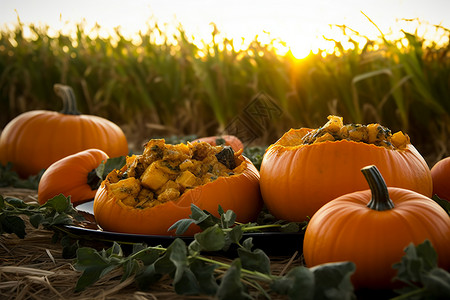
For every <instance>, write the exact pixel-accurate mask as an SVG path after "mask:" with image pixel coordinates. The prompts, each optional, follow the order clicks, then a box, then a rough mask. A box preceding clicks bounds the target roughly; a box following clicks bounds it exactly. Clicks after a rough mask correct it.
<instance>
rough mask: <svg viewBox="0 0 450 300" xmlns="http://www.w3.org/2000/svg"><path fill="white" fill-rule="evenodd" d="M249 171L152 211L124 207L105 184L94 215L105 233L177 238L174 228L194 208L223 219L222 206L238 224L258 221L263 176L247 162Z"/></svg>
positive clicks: (188, 192) (95, 204)
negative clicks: (219, 209)
mask: <svg viewBox="0 0 450 300" xmlns="http://www.w3.org/2000/svg"><path fill="white" fill-rule="evenodd" d="M245 160H246V162H247V168H246V169H245V170H244V172H243V173H241V174H239V175H233V176H230V177H219V178H217V179H216V180H215V181H213V182H210V183H207V184H205V185H202V186H198V187H196V188H194V189H192V190H190V191H187V192H185V193H184V194H183V195H181V197H180V198H179V199H178V200H176V201H169V202H166V203H164V204H160V205H157V206H155V207H152V208H145V209H136V208H133V207H130V206H126V205H124V204H123V203H122V202H120V201H117V199H116V198H115V197H114V196H113V195H111V194H110V193H109V192H108V183H107V182H106V181H103V182H102V185H101V186H100V188H99V189H98V191H97V194H96V195H95V199H94V215H95V219H96V221H97V223H98V224H99V225H100V226H101V227H102V228H103V229H104V230H108V231H114V232H123V233H135V234H149V235H175V232H174V231H171V232H168V229H169V227H170V226H172V225H173V224H174V223H175V222H176V221H178V220H180V219H186V218H189V215H190V214H191V204H192V203H193V204H195V205H196V206H198V207H199V208H201V209H203V210H207V211H208V212H210V213H211V214H213V215H215V216H217V217H218V216H219V214H218V207H219V204H220V205H221V206H222V208H223V209H224V210H225V211H226V210H228V209H231V210H233V211H234V212H235V213H236V214H237V221H239V222H243V223H247V222H250V221H255V219H256V217H257V216H258V214H259V212H260V210H261V207H262V200H261V194H260V191H259V172H258V170H257V169H256V168H255V167H254V166H253V164H252V163H251V162H250V161H249V160H248V159H247V158H245ZM198 231H199V228H198V226H196V225H195V226H194V225H191V227H190V228H189V229H188V231H187V232H186V233H185V235H193V234H194V233H196V232H198Z"/></svg>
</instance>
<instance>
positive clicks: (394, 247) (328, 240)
mask: <svg viewBox="0 0 450 300" xmlns="http://www.w3.org/2000/svg"><path fill="white" fill-rule="evenodd" d="M361 177H362V176H361ZM388 191H389V195H390V198H391V200H392V201H393V202H394V204H395V207H394V208H393V209H392V210H386V211H376V210H372V209H369V208H368V207H367V206H366V205H367V204H368V203H369V201H370V199H371V192H370V190H366V191H362V192H361V191H360V192H355V193H351V194H348V195H344V196H341V197H339V198H337V199H335V200H333V201H331V202H329V203H327V204H326V205H324V206H323V207H322V208H321V209H320V210H318V211H317V213H316V214H315V215H314V216H313V217H312V219H311V220H310V222H309V223H308V227H307V229H306V232H305V238H304V241H303V255H304V258H305V262H306V264H307V266H308V267H312V266H315V265H318V264H321V263H325V262H337V261H353V262H354V263H355V264H356V272H355V274H353V276H352V282H353V284H354V286H355V288H370V289H388V288H392V287H393V285H392V283H391V279H392V278H393V277H394V276H395V274H396V270H395V269H393V268H392V264H394V263H397V262H400V260H401V257H402V256H403V255H404V254H405V253H404V248H406V247H407V246H408V245H409V244H410V243H411V242H412V243H414V244H415V245H418V244H420V243H422V242H424V240H425V239H428V240H430V241H431V243H432V245H433V247H434V248H435V250H436V252H437V253H438V257H439V261H438V264H439V266H440V267H441V268H444V269H447V270H449V269H450V256H449V255H448V254H449V253H450V218H449V217H448V215H447V213H446V212H445V211H444V210H443V209H442V208H441V207H440V206H439V205H438V204H436V203H435V202H434V201H433V200H431V199H429V198H427V197H425V196H423V195H421V194H418V193H415V192H412V191H408V190H405V189H399V188H388Z"/></svg>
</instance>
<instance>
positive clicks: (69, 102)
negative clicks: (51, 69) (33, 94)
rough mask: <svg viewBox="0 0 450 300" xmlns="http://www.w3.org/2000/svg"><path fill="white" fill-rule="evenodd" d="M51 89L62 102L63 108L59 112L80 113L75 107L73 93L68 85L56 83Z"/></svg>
mask: <svg viewBox="0 0 450 300" xmlns="http://www.w3.org/2000/svg"><path fill="white" fill-rule="evenodd" d="M53 89H54V90H55V93H56V95H58V96H59V97H60V98H61V99H62V102H63V109H62V110H61V111H60V113H62V114H65V115H81V113H80V112H79V111H78V109H77V101H76V98H75V93H74V92H73V89H72V88H71V87H70V86H68V85H63V84H58V83H57V84H55V85H54V86H53Z"/></svg>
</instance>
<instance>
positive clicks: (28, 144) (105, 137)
mask: <svg viewBox="0 0 450 300" xmlns="http://www.w3.org/2000/svg"><path fill="white" fill-rule="evenodd" d="M91 148H96V149H100V150H102V151H104V152H105V153H107V154H108V156H109V157H118V156H124V155H127V154H128V143H127V139H126V137H125V134H124V133H123V131H122V129H120V127H119V126H117V125H116V124H114V123H112V122H111V121H109V120H107V119H104V118H101V117H98V116H92V115H66V114H62V113H59V112H54V111H45V110H35V111H29V112H26V113H23V114H21V115H19V116H17V117H16V118H14V119H13V120H12V121H11V122H9V123H8V124H7V125H6V126H5V128H4V129H3V132H2V134H1V136H0V162H1V163H2V164H6V163H7V162H12V163H13V168H14V170H15V171H17V173H18V174H19V175H20V176H21V177H23V178H26V177H28V176H30V175H35V174H38V173H39V171H40V170H42V169H46V168H48V167H49V166H50V165H51V164H52V163H54V162H55V161H58V160H60V159H61V158H63V157H66V156H68V155H71V154H74V153H77V152H79V151H83V150H86V149H91Z"/></svg>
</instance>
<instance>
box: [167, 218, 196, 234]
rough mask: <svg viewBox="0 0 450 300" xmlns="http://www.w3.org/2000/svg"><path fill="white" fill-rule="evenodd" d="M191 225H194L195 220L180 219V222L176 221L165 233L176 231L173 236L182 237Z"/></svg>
mask: <svg viewBox="0 0 450 300" xmlns="http://www.w3.org/2000/svg"><path fill="white" fill-rule="evenodd" d="M192 224H195V220H193V219H181V220H178V221H176V222H175V223H174V224H173V225H172V226H170V227H169V229H168V230H167V231H172V230H174V229H176V230H175V234H177V235H182V234H183V233H185V232H186V231H187V230H188V229H189V226H191V225H192Z"/></svg>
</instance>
